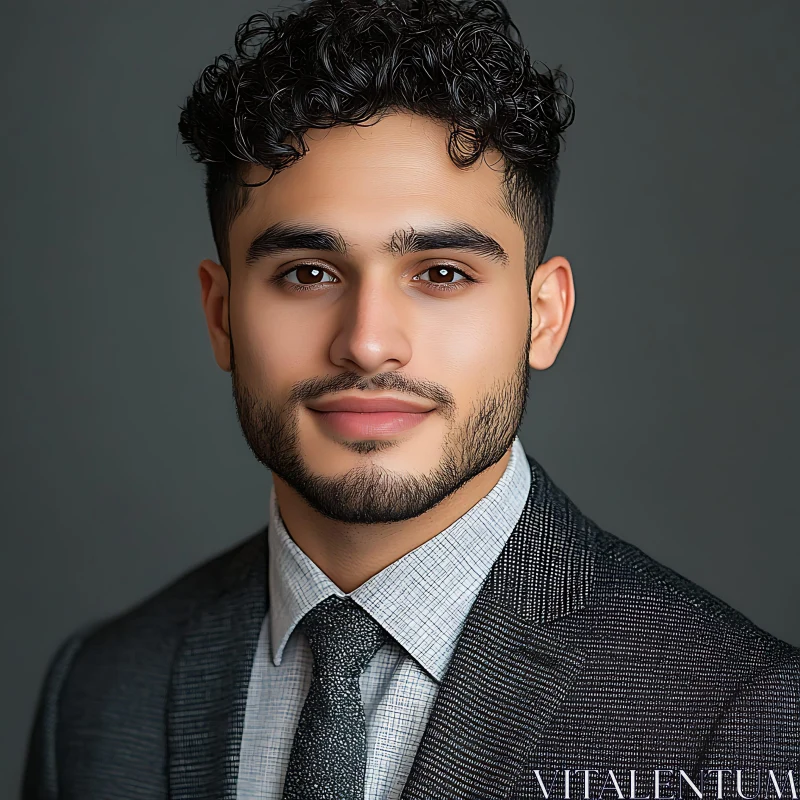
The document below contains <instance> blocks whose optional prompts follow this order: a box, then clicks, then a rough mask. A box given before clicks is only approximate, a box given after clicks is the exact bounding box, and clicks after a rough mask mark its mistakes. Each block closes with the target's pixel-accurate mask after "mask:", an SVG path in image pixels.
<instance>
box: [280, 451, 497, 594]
mask: <svg viewBox="0 0 800 800" xmlns="http://www.w3.org/2000/svg"><path fill="white" fill-rule="evenodd" d="M510 458H511V448H509V449H508V450H507V451H506V453H505V454H504V455H503V457H502V458H501V459H500V460H499V461H498V462H497V463H496V464H493V465H492V466H491V467H489V468H488V469H485V470H484V471H483V472H481V473H480V474H479V475H476V476H475V477H474V478H472V479H471V480H469V481H467V483H465V484H464V485H463V486H461V487H460V488H459V489H457V490H456V491H455V492H453V493H452V494H451V495H449V496H448V497H446V498H445V499H444V500H443V501H442V502H441V503H439V504H438V505H436V506H435V507H434V508H431V509H429V510H428V511H426V512H425V513H424V514H421V515H420V516H418V517H414V518H413V519H409V520H404V521H402V522H389V523H382V524H376V525H351V524H348V523H344V522H336V521H334V520H331V519H328V518H327V517H324V516H322V514H320V513H319V512H318V511H316V510H315V509H313V508H311V506H309V505H308V503H306V501H305V500H304V499H303V498H302V497H301V496H300V495H299V494H298V493H297V492H296V491H295V490H294V489H293V488H292V487H291V486H289V484H287V483H286V482H285V481H284V480H283V479H282V478H280V477H279V476H277V475H276V474H275V473H272V480H273V483H274V486H275V496H276V498H277V501H278V507H279V508H280V513H281V517H282V519H283V522H284V524H285V525H286V529H287V531H288V532H289V535H290V536H291V537H292V539H293V540H294V542H295V543H296V544H297V546H298V547H299V548H300V549H301V550H302V551H303V552H304V553H305V554H306V555H307V556H308V557H309V558H310V559H311V560H312V561H313V562H314V563H315V564H316V565H317V566H318V567H319V568H320V569H321V570H322V571H323V572H324V573H325V574H326V575H327V576H328V577H329V578H330V579H331V581H332V582H333V583H335V584H336V586H338V587H339V588H340V589H341V590H342V591H343V592H352V591H353V590H354V589H357V588H358V587H359V586H361V584H362V583H364V581H366V580H368V579H369V578H371V577H372V576H373V575H376V574H377V573H378V572H380V571H381V570H382V569H385V568H386V567H388V566H389V564H392V563H394V562H395V561H397V560H398V559H399V558H402V557H403V556H404V555H406V553H410V552H411V551H412V550H414V549H415V548H417V547H419V546H420V545H421V544H424V543H425V542H427V541H429V540H430V539H432V538H433V537H434V536H436V535H437V534H438V533H441V532H442V531H443V530H445V529H447V528H448V527H450V525H452V524H453V523H454V522H455V521H456V520H457V519H459V517H462V516H464V514H466V513H467V511H469V510H470V509H471V508H472V507H473V506H474V505H476V504H477V503H478V502H479V501H480V500H482V499H483V498H484V497H486V495H487V494H489V492H490V491H491V490H492V489H493V488H494V487H495V486H496V485H497V482H498V481H499V480H500V478H501V477H502V475H503V472H505V469H506V467H507V466H508V462H509V459H510Z"/></svg>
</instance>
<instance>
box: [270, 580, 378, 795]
mask: <svg viewBox="0 0 800 800" xmlns="http://www.w3.org/2000/svg"><path fill="white" fill-rule="evenodd" d="M300 626H301V627H302V629H303V633H305V635H306V638H307V639H308V643H309V645H310V647H311V652H312V653H313V654H314V673H313V677H312V680H311V687H310V689H309V691H308V696H307V697H306V701H305V703H304V704H303V711H302V713H301V714H300V722H299V724H298V726H297V731H296V733H295V736H294V744H293V745H292V752H291V757H290V759H289V769H288V771H287V773H286V783H285V785H284V789H283V800H364V778H365V776H366V772H367V724H366V720H365V717H364V704H363V703H362V702H361V689H360V688H359V685H358V680H359V678H360V677H361V673H362V672H363V671H364V667H366V666H367V664H369V662H370V661H371V660H372V658H373V656H374V655H375V653H377V652H378V650H379V649H380V648H381V647H382V646H383V645H384V644H385V643H386V642H387V640H388V638H389V634H388V633H386V631H385V630H384V629H383V628H382V627H381V626H380V625H379V624H378V623H377V622H375V620H374V619H372V617H370V615H369V614H367V612H366V611H364V609H362V608H361V606H359V605H358V604H357V603H355V602H353V600H351V599H350V598H349V597H337V596H336V595H331V596H330V597H328V598H326V599H325V600H323V601H322V602H321V603H319V604H318V605H316V606H315V607H314V608H312V609H311V611H309V612H308V613H307V614H306V615H305V617H303V619H302V621H301V623H300Z"/></svg>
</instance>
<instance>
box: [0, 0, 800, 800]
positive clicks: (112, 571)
mask: <svg viewBox="0 0 800 800" xmlns="http://www.w3.org/2000/svg"><path fill="white" fill-rule="evenodd" d="M509 7H510V9H511V11H512V14H513V15H514V18H515V20H516V21H517V23H518V25H519V27H520V29H521V30H522V32H523V36H524V38H525V41H526V44H527V45H528V47H529V49H530V51H531V53H532V56H533V57H534V58H537V59H541V60H542V61H544V62H545V63H546V64H547V65H548V66H558V65H559V64H560V65H562V66H563V68H564V69H565V70H566V72H567V73H569V74H570V75H571V76H572V78H573V79H574V81H575V91H574V95H573V96H574V99H575V102H576V106H577V117H576V122H575V124H574V125H573V126H572V128H570V129H569V130H568V132H567V147H566V150H565V152H564V155H563V157H562V166H563V178H562V183H561V187H560V191H559V196H558V202H557V207H556V225H555V230H554V233H553V238H552V240H551V246H550V248H549V254H550V255H553V254H557V253H558V254H562V255H565V256H566V257H567V258H569V259H570V261H571V263H572V265H573V268H574V273H575V278H576V285H577V305H576V311H575V316H574V318H573V322H572V327H571V330H570V334H569V336H568V338H567V342H566V344H565V347H564V349H563V350H562V352H561V354H560V356H559V359H558V361H557V363H556V365H555V366H554V367H553V368H551V369H550V370H548V371H546V372H543V373H537V372H533V373H532V381H531V400H530V406H529V411H528V414H527V417H526V420H525V423H524V426H523V430H522V439H523V442H524V443H525V445H526V447H527V448H528V450H529V452H531V453H532V454H533V455H534V456H535V457H536V458H537V459H538V460H539V461H540V462H541V463H542V464H543V466H544V467H545V468H546V469H547V470H548V472H549V473H550V475H551V476H552V477H553V478H554V479H555V481H556V482H557V483H558V484H559V485H560V486H561V487H562V488H563V489H564V490H565V491H566V492H567V494H568V495H569V496H570V497H571V498H572V499H573V501H574V502H575V503H576V504H577V505H578V506H579V507H580V508H581V509H582V510H583V511H584V513H586V514H588V515H589V516H590V517H592V518H593V519H594V520H595V521H596V522H597V523H598V524H600V525H601V526H603V527H605V528H607V529H609V530H611V531H613V532H615V533H616V534H617V535H619V536H621V537H622V538H624V539H627V540H628V541H631V542H633V543H635V544H637V545H638V546H640V547H641V548H643V549H644V550H645V551H646V552H648V553H649V554H651V555H652V556H654V557H655V558H657V559H659V560H660V561H662V562H664V563H666V564H667V565H669V566H671V567H673V568H674V569H676V570H678V571H679V572H681V573H682V574H684V575H686V576H687V577H689V578H691V579H692V580H694V581H696V582H698V583H700V584H701V585H703V586H705V587H706V588H708V589H709V590H711V591H712V592H714V593H715V594H717V595H719V596H720V597H722V598H723V599H724V600H726V601H728V602H729V603H731V604H732V605H733V606H735V607H736V608H738V609H739V610H741V611H742V612H744V613H745V614H746V615H747V616H749V617H750V618H752V619H753V620H754V621H755V622H756V623H758V624H759V625H761V626H762V627H764V628H766V629H767V630H768V631H770V632H771V633H774V634H776V635H777V636H779V637H781V638H784V639H787V640H788V641H790V642H792V643H794V644H796V645H800V610H798V603H797V592H796V587H797V574H798V564H799V563H800V543H798V536H797V534H798V523H797V509H796V496H797V480H798V461H797V453H798V433H799V432H800V426H799V425H798V422H797V416H796V415H795V414H792V413H791V409H792V408H795V409H797V408H798V407H800V385H799V384H798V361H800V359H798V350H799V349H800V348H798V342H797V328H796V325H795V316H794V315H795V311H796V305H797V300H798V298H800V292H799V291H798V289H800V278H798V255H800V245H798V236H797V214H798V174H799V173H800V170H799V169H798V156H797V149H796V148H797V146H798V142H800V115H799V114H798V71H799V70H800V50H798V48H797V46H796V41H797V39H796V37H797V32H798V30H800V26H799V25H798V23H800V3H798V2H797V0H787V1H785V2H779V1H778V0H771V2H768V3H763V2H757V1H756V0H752V2H743V1H742V2H733V0H725V2H704V3H697V2H676V1H675V0H671V1H670V2H650V3H641V2H638V1H636V0H630V1H629V2H620V1H616V2H608V0H606V1H605V2H602V3H591V2H583V3H576V2H564V0H560V1H559V2H557V3H552V2H551V3H537V2H530V0H516V2H514V0H512V2H510V4H509ZM270 8H272V6H257V5H251V4H250V3H247V2H241V1H236V0H226V2H224V3H219V2H211V1H210V0H202V2H201V1H200V0H191V2H190V1H189V0H171V1H170V2H169V3H163V2H158V3H156V2H152V0H138V1H137V2H135V3H134V2H113V3H108V2H104V1H103V0H91V1H89V0H84V2H82V3H80V4H75V3H58V2H54V0H47V1H46V2H45V1H44V0H40V2H38V3H36V4H35V6H34V4H17V5H16V6H15V7H14V8H13V9H12V8H6V9H5V11H4V12H3V20H2V24H0V43H1V44H2V47H3V54H4V60H3V66H2V75H3V85H2V92H3V96H2V106H0V107H1V108H2V110H3V113H2V119H0V130H2V148H1V150H0V152H2V159H3V164H2V169H3V176H4V181H3V187H4V191H3V193H2V195H3V196H2V203H3V210H2V216H1V217H0V225H1V226H2V243H3V250H2V253H3V257H4V264H3V291H2V293H0V302H1V303H2V309H0V310H1V311H2V314H0V318H1V319H2V326H3V335H2V338H1V339H0V341H1V342H2V348H3V354H2V358H3V362H2V363H3V369H4V373H5V379H6V380H5V390H4V391H3V393H2V403H3V408H2V417H3V421H4V423H5V428H4V434H3V448H2V458H3V466H2V470H3V471H2V478H3V480H2V508H3V518H4V530H3V536H2V550H1V551H0V568H2V575H1V576H0V586H1V587H2V589H0V591H2V608H3V613H2V629H0V636H1V637H2V639H1V640H2V643H3V647H2V650H3V658H2V673H3V674H2V676H1V677H2V681H0V686H2V708H3V711H4V713H3V717H2V723H1V724H2V746H0V795H2V796H3V797H8V796H11V795H12V793H13V792H14V791H15V787H16V785H17V782H18V780H19V775H20V770H21V761H22V757H23V752H24V747H25V742H26V738H27V735H28V731H29V728H30V724H31V721H32V713H33V707H34V703H35V700H36V695H37V692H38V690H39V686H40V682H41V680H42V678H43V675H44V671H45V668H46V665H47V663H48V660H49V658H50V657H51V656H52V654H53V652H54V650H55V648H56V647H57V645H58V644H59V643H60V642H61V641H62V640H63V639H64V638H65V637H66V636H67V635H68V634H69V633H70V632H71V631H72V630H74V629H75V628H76V627H77V626H79V625H81V624H83V623H85V622H87V621H89V620H90V619H93V618H97V617H101V616H104V615H108V614H112V613H115V612H118V611H120V610H122V609H124V608H126V607H128V606H130V605H131V604H133V603H135V602H137V601H138V600H140V599H142V598H143V597H144V596H145V595H147V594H149V593H151V592H154V591H156V590H157V589H158V588H159V587H161V586H163V585H164V584H166V583H167V582H168V581H170V580H172V579H173V578H175V577H176V576H177V575H179V574H180V573H182V572H184V571H186V570H187V569H189V568H190V567H191V566H193V565H195V564H197V563H199V562H200V561H202V560H204V559H206V558H208V557H210V556H212V555H213V554H215V553H217V552H219V551H220V550H222V549H223V548H227V547H228V546H230V545H232V544H234V543H235V542H237V541H239V540H241V539H243V538H245V537H247V536H249V535H251V534H252V533H254V532H255V531H256V530H257V529H258V528H259V527H260V526H261V525H262V524H263V523H264V522H265V521H266V515H267V503H266V501H267V498H268V489H269V481H268V477H267V473H266V472H265V470H264V469H263V468H262V467H260V466H259V465H258V463H257V462H256V461H255V459H254V458H253V457H252V456H251V454H250V452H249V450H248V449H247V446H246V444H245V442H244V439H243V438H242V436H241V434H240V432H239V428H238V423H237V421H236V416H235V411H234V406H233V401H232V398H231V394H230V379H229V376H228V375H227V374H226V373H223V372H221V371H220V370H219V369H218V368H217V367H216V365H215V363H214V361H213V358H212V355H211V348H210V345H209V343H208V338H207V332H206V328H205V323H204V319H203V315H202V312H201V307H200V290H199V282H198V280H197V277H196V266H197V264H198V262H199V261H200V260H201V259H202V258H203V257H206V256H211V257H215V252H214V250H213V244H212V239H211V234H210V230H209V228H208V224H207V221H206V216H205V207H204V201H203V192H202V170H201V168H200V167H199V166H197V165H195V164H194V163H193V162H192V161H191V160H190V159H189V156H188V154H187V153H186V152H185V151H184V149H183V146H182V144H181V143H180V141H179V138H178V135H177V127H176V126H177V119H178V114H179V105H180V104H181V103H182V102H183V101H184V98H185V96H186V94H187V93H188V92H189V90H190V89H191V84H192V82H193V81H194V80H195V79H196V77H197V76H198V75H199V73H200V70H201V69H202V68H203V67H204V66H205V65H206V64H207V63H209V62H210V61H211V60H213V57H214V56H215V55H217V54H218V53H221V52H224V51H227V50H228V49H229V48H230V46H231V44H232V42H233V35H234V32H235V29H236V26H237V25H238V24H239V23H240V22H243V21H244V20H245V19H246V17H247V16H248V15H249V14H250V13H253V12H254V11H256V10H268V9H270ZM289 345H290V346H291V343H289Z"/></svg>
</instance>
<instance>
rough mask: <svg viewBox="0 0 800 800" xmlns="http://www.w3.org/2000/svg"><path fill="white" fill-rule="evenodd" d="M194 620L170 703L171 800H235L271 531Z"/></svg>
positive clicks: (248, 546)
mask: <svg viewBox="0 0 800 800" xmlns="http://www.w3.org/2000/svg"><path fill="white" fill-rule="evenodd" d="M220 584H221V591H219V592H218V594H217V595H216V596H215V597H214V598H213V599H212V600H211V601H209V602H207V603H206V604H204V606H203V607H202V608H200V609H199V610H198V611H197V612H196V613H195V614H194V615H193V617H192V618H191V619H190V620H189V622H188V624H187V627H186V631H185V634H184V636H183V639H182V641H181V644H180V646H179V648H178V651H177V653H176V657H175V660H174V662H173V670H172V678H171V683H170V691H169V699H168V705H167V742H168V745H167V746H168V754H167V758H168V770H169V797H170V800H189V799H190V798H191V800H235V798H236V781H237V776H238V769H239V748H240V745H241V739H242V730H243V728H244V715H245V707H246V704H247V689H248V685H249V680H250V671H251V667H252V664H253V657H254V654H255V650H256V645H257V644H258V637H259V632H260V630H261V625H262V622H263V620H264V615H265V614H266V594H267V593H266V530H264V531H262V532H261V533H260V534H258V535H257V536H255V537H252V538H250V539H248V540H247V541H246V542H245V543H244V544H243V545H242V547H241V548H240V550H239V551H238V552H237V553H236V554H235V555H234V557H233V558H232V559H231V561H230V562H229V563H228V565H227V566H226V568H225V574H224V575H223V576H222V578H221V580H220Z"/></svg>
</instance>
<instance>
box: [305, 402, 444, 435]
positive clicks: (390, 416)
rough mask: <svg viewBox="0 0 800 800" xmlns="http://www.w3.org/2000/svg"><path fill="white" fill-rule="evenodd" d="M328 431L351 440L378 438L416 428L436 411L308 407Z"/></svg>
mask: <svg viewBox="0 0 800 800" xmlns="http://www.w3.org/2000/svg"><path fill="white" fill-rule="evenodd" d="M308 410H309V411H310V412H311V413H312V415H313V416H314V417H315V418H316V419H317V420H318V421H319V422H320V424H321V425H322V426H323V427H325V428H327V429H328V430H329V431H331V432H333V433H336V434H338V435H339V436H343V437H345V438H348V439H377V438H381V437H384V436H393V435H395V434H398V433H403V432H404V431H407V430H410V429H411V428H415V427H416V426H417V425H419V424H421V423H422V422H424V421H425V420H426V419H427V418H428V417H429V416H430V415H431V413H432V412H433V410H434V409H430V410H428V411H408V410H401V409H396V410H392V411H338V410H337V411H319V410H317V409H314V408H310V407H309V409H308Z"/></svg>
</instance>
